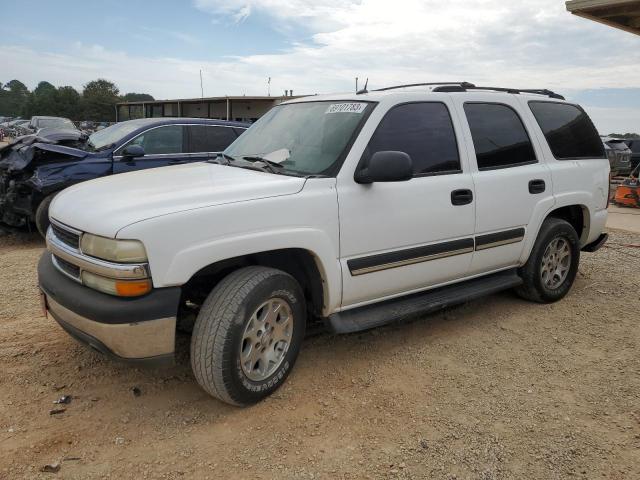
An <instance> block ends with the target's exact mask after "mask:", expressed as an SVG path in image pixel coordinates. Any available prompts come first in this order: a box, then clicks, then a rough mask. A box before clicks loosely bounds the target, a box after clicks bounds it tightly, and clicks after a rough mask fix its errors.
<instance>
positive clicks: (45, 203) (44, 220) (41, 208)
mask: <svg viewBox="0 0 640 480" xmlns="http://www.w3.org/2000/svg"><path fill="white" fill-rule="evenodd" d="M55 196H56V194H55V193H52V194H51V195H49V196H48V197H45V198H44V200H42V201H41V202H40V205H38V208H37V209H36V215H35V218H34V221H35V223H36V228H37V229H38V232H40V235H42V236H43V237H46V236H47V229H48V228H49V225H50V224H51V222H49V205H51V201H52V200H53V197H55Z"/></svg>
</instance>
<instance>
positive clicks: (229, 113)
mask: <svg viewBox="0 0 640 480" xmlns="http://www.w3.org/2000/svg"><path fill="white" fill-rule="evenodd" d="M229 117H231V102H230V101H229V97H227V121H228V120H229Z"/></svg>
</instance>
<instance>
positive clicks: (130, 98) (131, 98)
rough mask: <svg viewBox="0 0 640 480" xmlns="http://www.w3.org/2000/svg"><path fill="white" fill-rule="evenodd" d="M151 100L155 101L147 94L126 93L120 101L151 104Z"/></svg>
mask: <svg viewBox="0 0 640 480" xmlns="http://www.w3.org/2000/svg"><path fill="white" fill-rule="evenodd" d="M153 100H155V98H153V97H152V96H151V95H149V94H148V93H127V94H125V95H124V96H123V97H122V101H124V102H147V101H150V102H151V101H153Z"/></svg>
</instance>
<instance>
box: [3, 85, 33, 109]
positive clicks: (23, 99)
mask: <svg viewBox="0 0 640 480" xmlns="http://www.w3.org/2000/svg"><path fill="white" fill-rule="evenodd" d="M1 91H2V94H1V95H0V114H1V115H9V116H12V117H15V116H18V115H20V114H22V112H23V110H24V107H25V105H26V103H27V100H28V99H29V95H30V93H29V89H28V88H27V86H26V85H25V84H24V83H22V82H21V81H19V80H11V81H9V82H7V83H5V84H4V85H3V86H2V89H1Z"/></svg>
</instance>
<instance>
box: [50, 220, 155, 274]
mask: <svg viewBox="0 0 640 480" xmlns="http://www.w3.org/2000/svg"><path fill="white" fill-rule="evenodd" d="M46 241H47V249H48V250H49V251H50V252H51V253H53V254H55V255H57V256H58V257H60V258H61V259H63V260H66V261H67V262H69V263H72V264H74V265H76V266H78V267H80V277H82V271H87V272H91V273H95V274H96V275H102V276H103V277H107V278H116V279H125V280H136V279H145V278H149V277H150V274H149V264H148V263H113V262H108V261H106V260H100V259H98V258H95V257H89V256H87V255H83V254H82V253H81V252H80V251H79V250H76V249H75V248H71V247H69V246H68V245H67V244H65V243H63V242H62V241H60V240H58V238H57V237H56V236H55V234H54V233H53V230H52V229H49V230H48V231H47V237H46ZM56 268H58V267H56ZM58 270H60V268H58Z"/></svg>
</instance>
